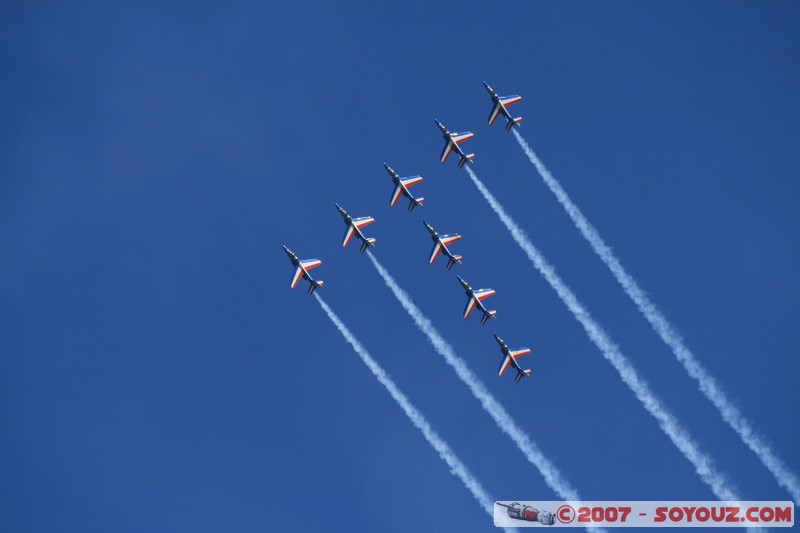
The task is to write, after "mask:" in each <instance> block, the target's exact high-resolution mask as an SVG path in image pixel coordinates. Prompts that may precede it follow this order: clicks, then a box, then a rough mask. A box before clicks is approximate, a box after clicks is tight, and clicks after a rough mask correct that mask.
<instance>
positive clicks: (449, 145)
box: [440, 139, 455, 163]
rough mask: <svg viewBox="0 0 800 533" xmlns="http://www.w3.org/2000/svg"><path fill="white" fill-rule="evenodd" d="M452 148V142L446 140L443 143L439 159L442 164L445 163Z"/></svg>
mask: <svg viewBox="0 0 800 533" xmlns="http://www.w3.org/2000/svg"><path fill="white" fill-rule="evenodd" d="M453 146H455V145H454V144H453V141H452V140H450V139H448V140H447V141H445V144H444V150H442V157H441V158H440V159H441V161H442V163H444V162H445V161H447V158H448V157H450V152H452V151H453Z"/></svg>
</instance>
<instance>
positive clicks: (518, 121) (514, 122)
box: [506, 117, 522, 131]
mask: <svg viewBox="0 0 800 533" xmlns="http://www.w3.org/2000/svg"><path fill="white" fill-rule="evenodd" d="M520 122H522V117H517V118H515V119H514V120H513V122H512V121H510V120H509V121H508V124H506V131H511V128H513V127H514V126H519V123H520Z"/></svg>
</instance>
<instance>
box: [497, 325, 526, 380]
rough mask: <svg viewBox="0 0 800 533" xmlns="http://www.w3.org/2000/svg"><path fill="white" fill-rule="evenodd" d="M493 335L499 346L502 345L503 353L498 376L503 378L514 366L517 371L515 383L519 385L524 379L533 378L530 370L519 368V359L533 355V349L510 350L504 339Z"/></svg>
mask: <svg viewBox="0 0 800 533" xmlns="http://www.w3.org/2000/svg"><path fill="white" fill-rule="evenodd" d="M493 335H494V338H495V340H496V341H497V344H499V345H500V349H501V350H502V351H503V362H502V363H500V371H499V373H498V375H499V376H500V377H502V376H503V374H505V373H506V370H508V367H509V366H513V367H514V370H516V371H517V377H516V378H515V379H514V383H519V381H520V380H521V379H522V378H529V377H531V371H530V370H523V369H522V367H521V366H519V362H518V361H517V359H519V358H520V357H523V356H525V355H528V354H529V353H531V349H530V348H518V349H516V350H510V349H509V348H508V345H507V344H506V343H505V341H503V339H501V338H500V337H498V336H497V334H496V333H493Z"/></svg>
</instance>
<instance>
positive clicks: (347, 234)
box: [342, 224, 355, 248]
mask: <svg viewBox="0 0 800 533" xmlns="http://www.w3.org/2000/svg"><path fill="white" fill-rule="evenodd" d="M353 235H355V228H354V227H353V225H352V224H348V225H347V229H346V230H345V232H344V240H343V241H342V248H347V245H348V244H350V241H351V240H352V239H353Z"/></svg>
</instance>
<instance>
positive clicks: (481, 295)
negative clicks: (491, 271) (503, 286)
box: [474, 289, 497, 301]
mask: <svg viewBox="0 0 800 533" xmlns="http://www.w3.org/2000/svg"><path fill="white" fill-rule="evenodd" d="M474 294H475V298H477V299H478V300H481V301H483V300H485V299H486V298H488V297H489V296H494V295H495V294H497V291H495V290H494V289H478V290H477V291H475V293H474Z"/></svg>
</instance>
